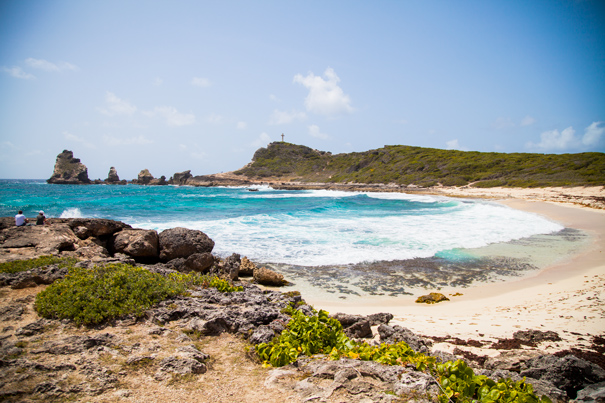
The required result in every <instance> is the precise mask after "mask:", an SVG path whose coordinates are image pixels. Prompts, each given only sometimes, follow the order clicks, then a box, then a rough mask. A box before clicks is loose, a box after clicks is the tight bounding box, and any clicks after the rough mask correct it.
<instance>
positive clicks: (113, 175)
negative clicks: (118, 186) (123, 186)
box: [105, 167, 120, 183]
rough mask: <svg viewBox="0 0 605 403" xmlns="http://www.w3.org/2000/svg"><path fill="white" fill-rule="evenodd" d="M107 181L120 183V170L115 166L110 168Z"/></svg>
mask: <svg viewBox="0 0 605 403" xmlns="http://www.w3.org/2000/svg"><path fill="white" fill-rule="evenodd" d="M105 182H107V183H118V182H120V177H119V176H118V171H116V169H115V168H114V167H111V168H109V173H108V174H107V179H105Z"/></svg>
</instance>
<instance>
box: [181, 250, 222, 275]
mask: <svg viewBox="0 0 605 403" xmlns="http://www.w3.org/2000/svg"><path fill="white" fill-rule="evenodd" d="M175 260H176V259H175ZM213 264H214V256H212V253H209V252H205V253H194V254H193V255H190V256H189V257H188V258H187V259H185V261H184V263H183V265H182V266H180V271H185V272H189V271H195V272H198V273H205V272H207V271H208V269H210V268H211V267H212V265H213Z"/></svg>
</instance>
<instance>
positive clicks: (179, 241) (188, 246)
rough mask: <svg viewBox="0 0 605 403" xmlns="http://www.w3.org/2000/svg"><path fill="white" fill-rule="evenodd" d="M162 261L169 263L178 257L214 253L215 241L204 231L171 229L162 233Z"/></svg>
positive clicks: (160, 238) (160, 235) (160, 236)
mask: <svg viewBox="0 0 605 403" xmlns="http://www.w3.org/2000/svg"><path fill="white" fill-rule="evenodd" d="M159 241H160V260H161V261H163V262H167V261H169V260H172V259H176V258H178V257H182V258H187V257H189V256H191V255H193V254H194V253H205V252H208V253H210V252H212V249H214V241H213V240H212V239H210V238H209V237H208V235H206V234H204V233H203V232H202V231H198V230H193V229H187V228H181V227H177V228H171V229H167V230H164V231H162V232H160V234H159Z"/></svg>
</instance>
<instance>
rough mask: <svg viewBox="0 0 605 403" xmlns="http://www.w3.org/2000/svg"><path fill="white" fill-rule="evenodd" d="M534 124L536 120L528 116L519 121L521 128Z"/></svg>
mask: <svg viewBox="0 0 605 403" xmlns="http://www.w3.org/2000/svg"><path fill="white" fill-rule="evenodd" d="M534 123H536V119H534V118H532V117H531V116H529V115H527V116H526V117H524V118H523V119H521V126H531V125H533V124H534Z"/></svg>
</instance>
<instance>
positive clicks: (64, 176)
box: [46, 150, 91, 185]
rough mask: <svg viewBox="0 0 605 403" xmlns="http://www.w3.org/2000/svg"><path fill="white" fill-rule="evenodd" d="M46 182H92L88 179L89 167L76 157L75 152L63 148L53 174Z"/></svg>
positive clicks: (72, 183)
mask: <svg viewBox="0 0 605 403" xmlns="http://www.w3.org/2000/svg"><path fill="white" fill-rule="evenodd" d="M46 182H47V183H56V184H61V185H86V184H90V183H91V182H90V179H88V168H86V165H84V164H82V163H81V162H80V159H79V158H74V153H73V152H71V151H69V150H63V152H62V153H61V154H59V155H57V162H56V163H55V170H54V172H53V175H52V176H51V177H50V179H48V180H47V181H46Z"/></svg>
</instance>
